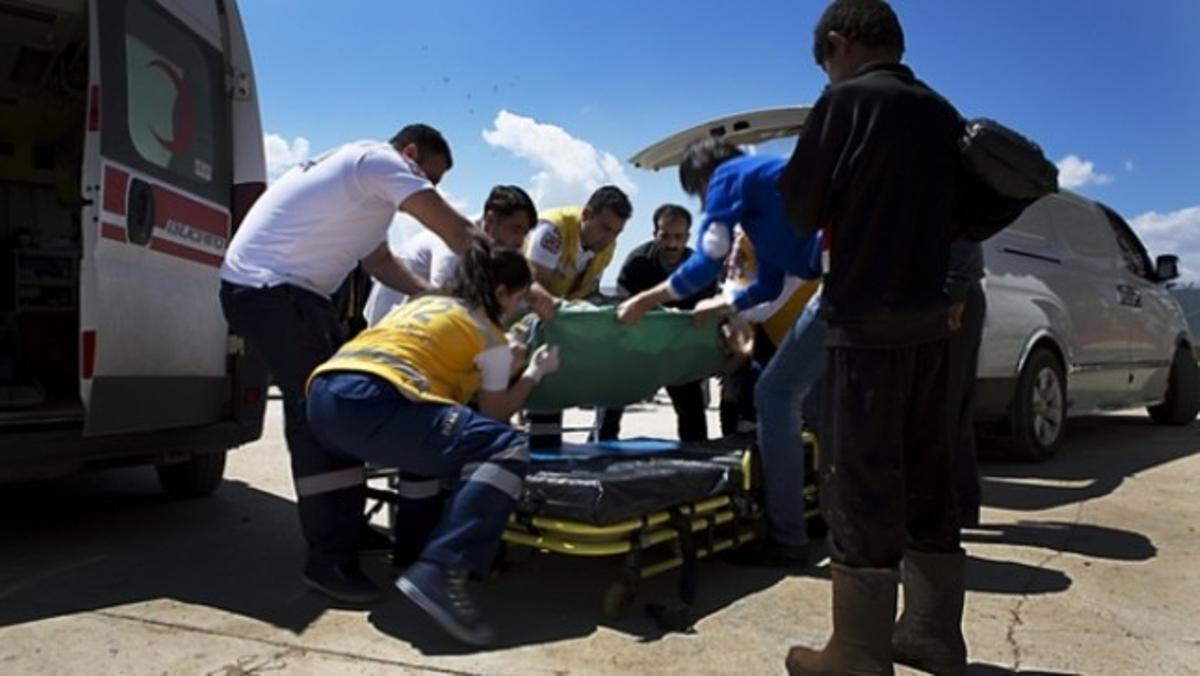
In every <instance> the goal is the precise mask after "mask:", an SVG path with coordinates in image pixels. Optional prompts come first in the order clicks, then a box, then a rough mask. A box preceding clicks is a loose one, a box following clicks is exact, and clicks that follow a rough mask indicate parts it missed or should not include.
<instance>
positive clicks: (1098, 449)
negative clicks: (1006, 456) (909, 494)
mask: <svg viewBox="0 0 1200 676" xmlns="http://www.w3.org/2000/svg"><path fill="white" fill-rule="evenodd" d="M1197 451H1200V427H1197V426H1196V425H1195V424H1192V425H1187V426H1183V427H1167V426H1162V425H1155V424H1154V423H1152V422H1151V421H1150V419H1149V418H1148V417H1146V416H1145V415H1135V414H1132V413H1130V414H1122V415H1106V416H1092V417H1085V418H1073V419H1071V420H1070V422H1069V423H1068V425H1067V437H1066V440H1065V442H1064V443H1063V445H1062V447H1061V448H1060V449H1059V450H1058V453H1057V454H1055V455H1054V457H1052V458H1049V459H1047V460H1044V461H1042V462H1008V461H998V460H993V459H992V458H995V457H997V456H998V454H999V450H998V448H997V446H996V442H995V441H994V440H992V441H988V440H981V442H980V454H981V456H982V457H983V460H982V462H981V463H980V474H981V475H982V484H983V504H984V505H985V506H989V507H998V508H1001V509H1009V510H1016V511H1038V510H1043V509H1050V508H1054V507H1061V506H1064V505H1069V504H1073V503H1077V502H1082V501H1084V500H1090V499H1093V498H1098V497H1101V496H1104V495H1108V494H1109V493H1112V492H1113V491H1114V490H1116V489H1117V488H1118V487H1119V486H1120V485H1121V484H1122V483H1123V482H1124V481H1125V479H1126V478H1127V477H1130V476H1133V475H1134V474H1137V473H1138V472H1143V471H1146V470H1148V469H1150V468H1153V467H1157V466H1159V465H1163V464H1166V463H1169V462H1172V461H1175V460H1178V459H1180V458H1183V457H1186V456H1188V455H1192V454H1194V453H1196V452H1197ZM1039 480H1040V481H1039Z"/></svg>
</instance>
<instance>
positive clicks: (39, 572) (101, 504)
mask: <svg viewBox="0 0 1200 676" xmlns="http://www.w3.org/2000/svg"><path fill="white" fill-rule="evenodd" d="M0 544H2V549H3V551H4V555H3V556H0V627H5V626H11V625H17V624H23V623H27V622H34V621H38V620H43V619H47V618H52V617H60V616H67V615H71V614H74V613H80V612H88V611H97V610H106V609H113V608H116V607H119V606H124V605H128V604H136V603H141V602H147V601H153V600H156V599H168V600H174V601H179V602H182V603H187V604H194V605H200V606H206V607H210V608H216V609H220V610H224V611H227V612H229V613H233V614H236V615H239V616H243V617H247V618H251V619H255V620H258V621H261V622H264V623H268V624H270V625H273V626H275V627H279V628H282V629H285V630H288V631H291V632H294V633H297V634H299V633H301V632H303V631H304V630H305V629H306V628H307V627H309V626H310V625H311V624H312V623H313V622H315V621H316V620H317V619H318V618H319V617H320V616H321V615H322V614H323V613H324V612H325V611H326V610H328V609H330V608H332V607H336V606H334V605H331V603H330V602H329V601H327V600H326V599H325V598H324V597H321V596H319V595H317V594H315V593H312V592H310V591H308V590H307V588H306V587H305V586H304V585H303V584H302V583H301V582H300V578H299V570H300V566H301V564H302V561H303V544H302V541H301V537H300V534H299V528H298V525H297V519H296V512H295V503H293V502H292V501H290V500H287V499H284V498H281V497H279V496H277V495H273V494H271V493H266V492H263V491H260V490H257V489H254V488H252V487H250V486H248V485H246V484H245V483H242V482H239V481H227V482H225V483H224V484H223V485H222V486H221V488H220V489H219V490H218V491H217V493H216V494H214V495H213V496H211V497H208V498H204V499H199V500H171V499H168V498H166V497H164V496H163V494H162V492H161V490H160V489H159V487H158V484H157V481H156V479H155V477H154V473H153V471H152V470H149V469H126V470H113V471H109V472H100V473H93V474H84V475H78V476H74V477H68V478H65V479H60V480H55V481H46V482H37V483H28V484H13V485H7V486H5V487H4V490H3V491H2V492H0ZM364 566H365V568H366V569H367V572H368V574H370V575H371V576H372V577H373V578H375V579H376V581H377V582H379V583H380V585H381V587H382V588H383V590H384V599H383V600H382V601H381V602H379V603H378V604H375V605H373V606H371V607H370V608H364V610H369V611H370V612H371V621H372V623H374V624H375V625H376V626H377V627H378V628H379V629H380V630H381V631H384V632H386V633H388V634H390V635H393V636H398V637H401V638H403V639H404V640H406V641H410V642H411V643H413V644H414V645H415V646H417V647H419V648H421V649H422V650H423V651H425V652H426V653H429V654H450V653H456V652H463V651H464V650H463V648H462V646H460V645H456V644H454V643H452V642H450V641H448V639H446V638H445V636H444V635H443V634H442V633H441V632H440V631H438V630H437V629H436V627H434V626H432V625H431V623H430V622H429V620H428V619H427V618H426V617H425V615H424V614H423V613H421V612H419V611H418V610H417V609H416V608H415V607H413V606H411V605H410V604H409V603H408V602H407V601H406V600H405V599H404V598H403V596H402V595H400V594H399V592H397V591H396V590H395V588H394V587H393V586H392V585H391V581H392V579H393V577H394V576H395V574H396V571H394V570H393V569H392V568H391V566H390V564H389V563H388V562H387V561H386V560H384V559H375V560H370V561H367V562H366V563H365V564H364ZM620 572H621V566H620V561H619V558H616V559H600V560H584V559H580V558H569V557H564V556H541V555H535V556H532V557H530V558H529V559H528V560H525V561H519V562H517V563H516V564H515V565H514V566H513V567H512V569H511V570H508V571H506V572H505V573H504V574H503V575H501V576H500V577H499V579H497V580H494V581H491V582H488V583H484V584H482V585H479V589H478V595H479V601H480V604H481V605H482V606H484V607H485V608H490V609H494V610H495V613H494V614H495V616H496V617H497V618H503V629H504V631H503V632H502V633H501V644H500V645H499V646H498V647H504V646H505V645H523V644H537V643H545V642H551V641H558V640H562V639H568V638H575V637H581V636H587V635H589V634H592V633H594V632H595V630H596V629H597V627H599V626H608V627H610V628H613V629H616V630H618V631H621V632H624V633H627V634H629V635H631V636H635V637H637V638H639V639H641V640H656V639H657V638H659V637H661V636H662V635H664V633H665V632H664V631H663V630H661V629H659V628H658V626H657V625H656V623H655V621H654V620H653V619H651V618H649V617H646V616H645V615H644V614H643V613H642V607H643V604H644V603H647V602H659V603H666V602H669V601H671V600H672V599H674V598H675V595H676V588H675V585H676V581H677V579H678V578H677V576H676V575H675V573H674V572H669V573H665V574H663V575H661V576H658V577H655V578H652V579H650V580H647V581H646V582H645V583H644V584H643V585H642V588H641V590H640V594H639V597H638V599H637V600H636V601H635V602H634V603H632V604H631V605H630V607H629V609H628V611H627V612H626V614H625V615H624V616H623V617H622V618H621V619H617V620H611V619H609V618H607V617H606V616H605V613H604V611H603V599H604V594H605V592H606V591H607V589H608V587H609V586H610V585H611V584H612V583H613V582H615V581H617V580H618V579H620ZM698 572H699V580H700V585H699V591H698V595H697V599H696V603H695V604H694V606H693V612H692V619H693V620H695V621H699V620H700V619H702V618H703V617H705V616H707V615H709V614H711V613H714V612H716V611H718V610H720V609H721V608H724V607H725V606H727V605H729V604H731V603H733V602H734V601H736V600H738V599H740V598H743V597H745V596H748V595H750V594H753V593H755V592H757V591H760V590H763V589H766V588H768V587H770V586H772V585H774V584H775V583H776V582H778V581H779V579H780V577H781V575H780V574H779V573H778V572H775V571H770V570H759V569H743V568H733V567H730V566H725V565H722V564H720V563H713V562H702V563H701V564H700V567H699V571H698ZM151 612H153V611H151Z"/></svg>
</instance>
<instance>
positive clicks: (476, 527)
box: [308, 241, 558, 645]
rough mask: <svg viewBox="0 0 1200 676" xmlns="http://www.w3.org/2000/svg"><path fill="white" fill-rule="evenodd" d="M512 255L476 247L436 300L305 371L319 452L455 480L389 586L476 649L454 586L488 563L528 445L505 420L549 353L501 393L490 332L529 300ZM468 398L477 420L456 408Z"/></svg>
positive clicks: (502, 364)
mask: <svg viewBox="0 0 1200 676" xmlns="http://www.w3.org/2000/svg"><path fill="white" fill-rule="evenodd" d="M531 283H532V274H531V273H530V270H529V264H528V263H527V262H526V261H525V258H524V257H523V256H522V255H521V254H520V253H519V252H517V251H514V250H511V249H502V248H494V247H493V246H491V245H490V244H487V243H485V242H482V241H477V242H475V243H474V244H472V246H471V248H470V249H468V250H467V252H466V254H465V255H464V256H463V259H462V263H461V265H460V266H459V269H458V271H457V272H456V274H455V277H454V280H453V282H452V283H451V285H450V288H449V289H448V294H447V295H429V296H423V297H419V298H416V299H414V300H412V301H411V302H409V303H407V304H405V305H402V306H400V307H398V308H396V309H395V310H393V311H392V312H391V313H390V314H388V315H387V316H386V317H385V318H384V319H383V320H382V321H381V322H380V323H378V324H376V325H375V326H373V327H371V328H369V329H367V330H366V331H364V332H362V333H361V334H359V335H358V337H356V338H354V339H353V340H351V341H350V342H349V343H347V344H346V345H344V346H343V347H342V348H341V349H340V350H338V352H337V354H335V355H334V356H333V357H332V358H330V359H329V361H327V362H325V363H324V364H322V365H321V366H319V367H317V369H316V370H315V371H314V372H313V375H312V377H311V378H310V380H309V386H308V422H309V425H310V426H311V428H312V430H313V433H314V434H315V435H316V436H317V439H318V440H319V441H320V442H321V443H322V444H323V445H324V446H325V447H326V448H328V449H330V451H333V452H336V453H343V454H345V455H348V456H351V457H354V458H358V459H360V460H363V461H366V462H369V463H372V464H376V465H383V466H387V467H398V468H399V469H400V470H401V471H404V472H411V473H413V474H419V475H422V476H426V477H439V478H448V477H453V478H456V479H458V484H457V487H456V489H455V490H454V492H453V494H452V495H451V497H450V500H449V503H448V504H447V506H446V508H445V511H444V513H443V516H442V519H441V522H440V523H439V524H438V526H437V528H435V529H434V531H433V533H432V535H430V538H429V540H428V542H427V543H426V544H425V547H424V549H423V550H422V551H421V555H420V558H419V559H418V561H417V562H416V563H414V564H413V565H411V566H409V568H408V569H407V570H406V571H405V572H404V575H403V576H402V577H401V578H400V579H399V580H397V582H396V586H397V587H399V589H400V591H401V592H403V593H404V594H405V595H406V596H408V597H409V598H410V599H411V600H412V601H413V602H414V603H416V604H417V606H419V607H420V608H421V609H423V610H424V611H425V612H426V613H428V614H429V615H430V617H432V618H433V619H434V620H435V621H436V622H437V623H438V624H440V625H441V626H442V627H443V628H444V629H445V630H446V631H447V632H449V633H450V634H452V635H453V636H455V637H456V638H458V639H459V640H462V641H464V642H467V643H471V644H475V645H482V644H485V643H488V642H490V641H491V639H492V635H493V632H492V630H491V628H490V627H488V626H487V625H486V624H485V623H484V622H483V621H482V619H481V617H480V614H479V611H478V610H477V609H476V607H475V605H474V603H473V602H472V600H471V598H470V596H469V595H468V594H467V590H466V582H467V575H468V572H469V571H473V572H476V573H484V572H486V571H487V569H488V567H489V565H490V564H491V562H492V560H493V557H494V555H495V551H496V548H497V546H498V545H499V543H500V537H501V535H502V534H503V533H504V526H505V524H506V523H507V521H508V515H509V513H510V512H511V511H512V506H513V503H514V501H515V500H516V499H517V497H518V496H519V495H520V492H521V488H522V484H523V481H524V477H525V471H526V467H527V465H528V463H529V442H528V439H527V437H526V435H525V434H523V433H521V432H518V431H516V430H514V429H513V428H512V427H511V426H510V425H509V424H508V423H507V420H508V419H509V418H510V417H511V416H512V414H513V413H514V412H515V411H516V410H517V409H518V408H520V407H521V405H522V404H523V403H524V401H525V397H526V396H527V395H528V394H529V392H530V391H531V390H532V389H533V388H534V386H535V385H536V384H537V383H538V382H539V381H540V380H541V379H542V377H543V376H545V375H546V374H548V373H551V372H553V371H554V370H556V369H557V368H558V353H557V350H556V349H554V348H550V347H547V346H542V347H540V348H538V350H537V351H536V352H534V354H533V357H532V358H531V359H530V364H529V366H528V367H527V368H526V369H525V371H524V374H523V375H522V377H521V378H519V379H518V380H517V381H516V382H515V383H513V384H512V386H509V380H510V374H511V373H512V370H513V356H512V351H511V350H510V348H509V346H508V343H507V341H506V339H505V335H504V331H503V330H502V329H501V328H500V326H501V324H502V323H503V322H504V320H505V319H507V318H508V317H509V316H510V315H512V314H513V313H514V312H515V311H516V310H517V308H518V306H519V305H520V304H521V301H522V300H523V299H524V298H525V296H526V294H527V293H528V292H529V287H530V285H531ZM476 395H478V402H479V410H480V412H479V413H476V412H474V411H472V410H471V409H470V408H468V407H467V406H466V403H467V402H468V401H469V400H470V399H472V398H473V397H475V396H476Z"/></svg>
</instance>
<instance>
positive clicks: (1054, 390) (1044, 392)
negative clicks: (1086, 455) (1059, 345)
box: [1008, 347, 1067, 461]
mask: <svg viewBox="0 0 1200 676" xmlns="http://www.w3.org/2000/svg"><path fill="white" fill-rule="evenodd" d="M1065 383H1066V379H1065V378H1064V377H1063V368H1062V365H1060V364H1059V363H1058V358H1057V357H1055V356H1054V353H1053V352H1051V351H1050V350H1048V349H1046V348H1044V347H1039V348H1035V349H1034V351H1033V352H1032V353H1031V354H1030V355H1029V359H1028V360H1026V362H1025V368H1023V369H1021V375H1020V377H1018V378H1017V391H1016V393H1015V395H1014V396H1013V403H1012V418H1011V422H1012V440H1011V442H1010V444H1009V446H1008V455H1009V456H1010V457H1013V458H1016V459H1019V460H1034V461H1036V460H1045V459H1046V458H1049V457H1050V456H1052V455H1054V452H1055V451H1057V450H1058V446H1059V444H1060V443H1062V439H1063V430H1064V428H1065V427H1066V422H1067V388H1066V385H1065Z"/></svg>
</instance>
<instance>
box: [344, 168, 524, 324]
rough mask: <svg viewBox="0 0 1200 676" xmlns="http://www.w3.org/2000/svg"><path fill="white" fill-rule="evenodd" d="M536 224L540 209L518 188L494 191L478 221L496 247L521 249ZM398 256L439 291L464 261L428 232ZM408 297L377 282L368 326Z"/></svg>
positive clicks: (366, 309) (369, 299)
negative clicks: (461, 261)
mask: <svg viewBox="0 0 1200 676" xmlns="http://www.w3.org/2000/svg"><path fill="white" fill-rule="evenodd" d="M535 223H537V209H536V208H535V207H534V206H533V200H532V199H530V198H529V194H528V193H526V192H525V191H524V190H522V189H521V188H520V187H518V186H515V185H498V186H495V187H494V188H492V191H491V192H490V193H488V197H487V201H486V202H485V203H484V205H483V216H482V217H480V220H479V221H478V225H479V226H480V227H481V228H482V229H483V231H484V232H485V233H487V235H488V236H489V237H491V238H492V240H493V241H494V242H495V243H496V244H499V245H500V246H503V247H508V248H510V249H518V250H519V249H520V248H521V245H522V244H523V243H524V242H525V236H526V235H528V234H529V230H530V229H531V228H532V227H533V225H534V224H535ZM397 255H398V256H399V257H400V259H401V260H402V261H403V262H404V264H405V265H406V266H407V267H408V269H409V270H411V271H412V272H413V274H415V275H417V276H418V277H420V278H421V279H424V280H425V281H427V282H429V285H430V286H432V287H435V288H441V287H444V286H445V285H446V284H447V283H449V282H450V280H451V279H452V278H453V277H454V270H455V268H457V267H458V263H459V259H460V256H459V255H458V254H456V253H454V251H453V250H452V249H451V248H450V247H449V245H447V244H446V242H445V241H444V240H443V239H442V238H441V237H438V236H437V235H436V234H434V233H433V232H430V231H428V230H423V231H421V232H420V233H418V234H416V235H415V236H413V237H410V238H409V239H408V240H406V241H405V242H404V243H403V244H402V245H401V247H400V250H399V252H397ZM408 298H409V294H406V293H402V292H400V291H397V290H395V289H393V288H391V287H389V286H387V285H385V284H383V283H381V282H380V281H379V280H378V279H376V280H374V284H373V285H372V287H371V294H370V296H368V297H367V303H366V305H365V306H364V307H363V318H364V319H366V320H367V326H374V325H376V324H378V323H379V320H381V319H383V318H384V316H385V315H387V313H389V312H391V311H392V309H393V308H395V307H396V306H397V305H401V304H403V303H404V302H405V301H407V300H408Z"/></svg>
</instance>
